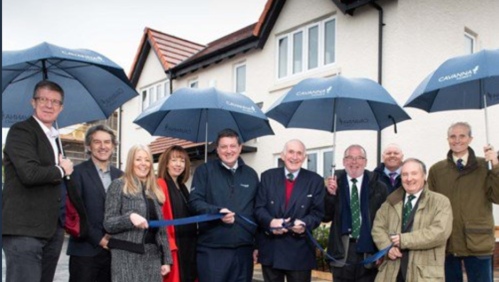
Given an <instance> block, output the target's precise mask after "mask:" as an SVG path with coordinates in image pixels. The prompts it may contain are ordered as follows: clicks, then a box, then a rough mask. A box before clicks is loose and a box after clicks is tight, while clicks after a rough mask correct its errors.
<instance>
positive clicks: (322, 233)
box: [312, 224, 330, 271]
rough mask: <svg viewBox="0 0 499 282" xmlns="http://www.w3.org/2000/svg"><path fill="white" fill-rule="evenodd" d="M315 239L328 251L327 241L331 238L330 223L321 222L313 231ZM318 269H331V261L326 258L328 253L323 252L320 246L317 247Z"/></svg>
mask: <svg viewBox="0 0 499 282" xmlns="http://www.w3.org/2000/svg"><path fill="white" fill-rule="evenodd" d="M312 235H313V236H314V238H315V240H317V242H318V243H319V245H321V247H322V248H323V249H324V250H325V251H327V241H328V239H329V225H325V224H321V225H319V227H317V228H316V229H315V230H314V231H313V232H312ZM316 254H317V256H316V259H317V270H320V271H329V270H330V269H329V263H328V262H327V260H326V255H325V254H323V253H322V252H321V251H320V250H319V249H318V248H317V249H316Z"/></svg>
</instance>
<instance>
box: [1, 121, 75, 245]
mask: <svg viewBox="0 0 499 282" xmlns="http://www.w3.org/2000/svg"><path fill="white" fill-rule="evenodd" d="M4 164H5V184H4V189H3V191H2V235H19V236H29V237H39V238H51V237H52V236H53V235H54V233H55V231H56V229H57V225H58V218H59V213H60V206H61V201H63V200H65V199H62V194H61V181H62V175H61V171H60V169H59V168H58V167H56V165H55V159H54V149H53V148H52V146H51V144H50V141H49V139H48V138H47V135H45V133H44V132H43V130H42V128H41V127H40V125H39V124H38V122H37V121H36V120H35V119H34V118H33V117H30V118H28V119H27V120H25V121H22V122H19V123H16V124H14V125H13V126H12V127H11V128H10V130H9V133H8V135H7V140H6V143H5V149H4Z"/></svg>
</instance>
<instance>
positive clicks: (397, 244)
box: [390, 234, 400, 247]
mask: <svg viewBox="0 0 499 282" xmlns="http://www.w3.org/2000/svg"><path fill="white" fill-rule="evenodd" d="M390 240H391V241H392V243H393V245H394V246H395V247H400V234H396V235H390Z"/></svg>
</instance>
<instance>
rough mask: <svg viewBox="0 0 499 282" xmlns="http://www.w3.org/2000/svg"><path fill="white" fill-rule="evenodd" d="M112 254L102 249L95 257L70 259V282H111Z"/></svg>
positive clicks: (71, 257) (73, 257) (72, 257)
mask: <svg viewBox="0 0 499 282" xmlns="http://www.w3.org/2000/svg"><path fill="white" fill-rule="evenodd" d="M110 281H111V252H109V251H107V250H104V249H102V250H101V251H100V253H98V254H97V255H96V256H93V257H81V256H70V257H69V282H110Z"/></svg>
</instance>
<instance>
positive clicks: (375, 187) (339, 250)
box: [323, 170, 388, 259]
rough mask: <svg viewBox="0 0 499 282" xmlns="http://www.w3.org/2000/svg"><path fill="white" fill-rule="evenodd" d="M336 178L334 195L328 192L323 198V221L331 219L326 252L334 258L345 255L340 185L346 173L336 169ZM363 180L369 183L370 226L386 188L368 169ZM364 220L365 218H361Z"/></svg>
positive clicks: (384, 198) (383, 197)
mask: <svg viewBox="0 0 499 282" xmlns="http://www.w3.org/2000/svg"><path fill="white" fill-rule="evenodd" d="M336 179H338V190H337V191H336V195H335V196H332V195H330V194H329V193H327V194H326V198H325V216H324V220H323V221H324V222H329V221H331V220H332V221H333V222H332V223H331V229H330V231H329V240H328V248H327V253H328V254H329V255H330V256H332V257H334V258H335V259H343V258H344V257H345V253H346V251H345V246H344V245H343V242H342V234H341V214H340V213H341V201H340V198H341V195H340V193H341V191H340V190H341V189H340V188H339V187H341V186H342V185H344V184H345V181H347V175H346V172H345V171H344V170H338V171H336ZM363 181H368V185H369V209H368V211H369V220H370V222H371V226H372V224H373V222H374V217H375V216H376V212H377V211H378V209H379V208H380V207H381V205H382V204H383V203H384V202H385V200H386V197H387V196H388V190H387V188H386V186H385V184H384V183H382V182H380V181H378V180H377V179H376V177H375V176H374V174H373V173H372V172H370V171H367V170H366V171H365V174H364V179H363ZM363 220H365V219H363Z"/></svg>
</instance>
